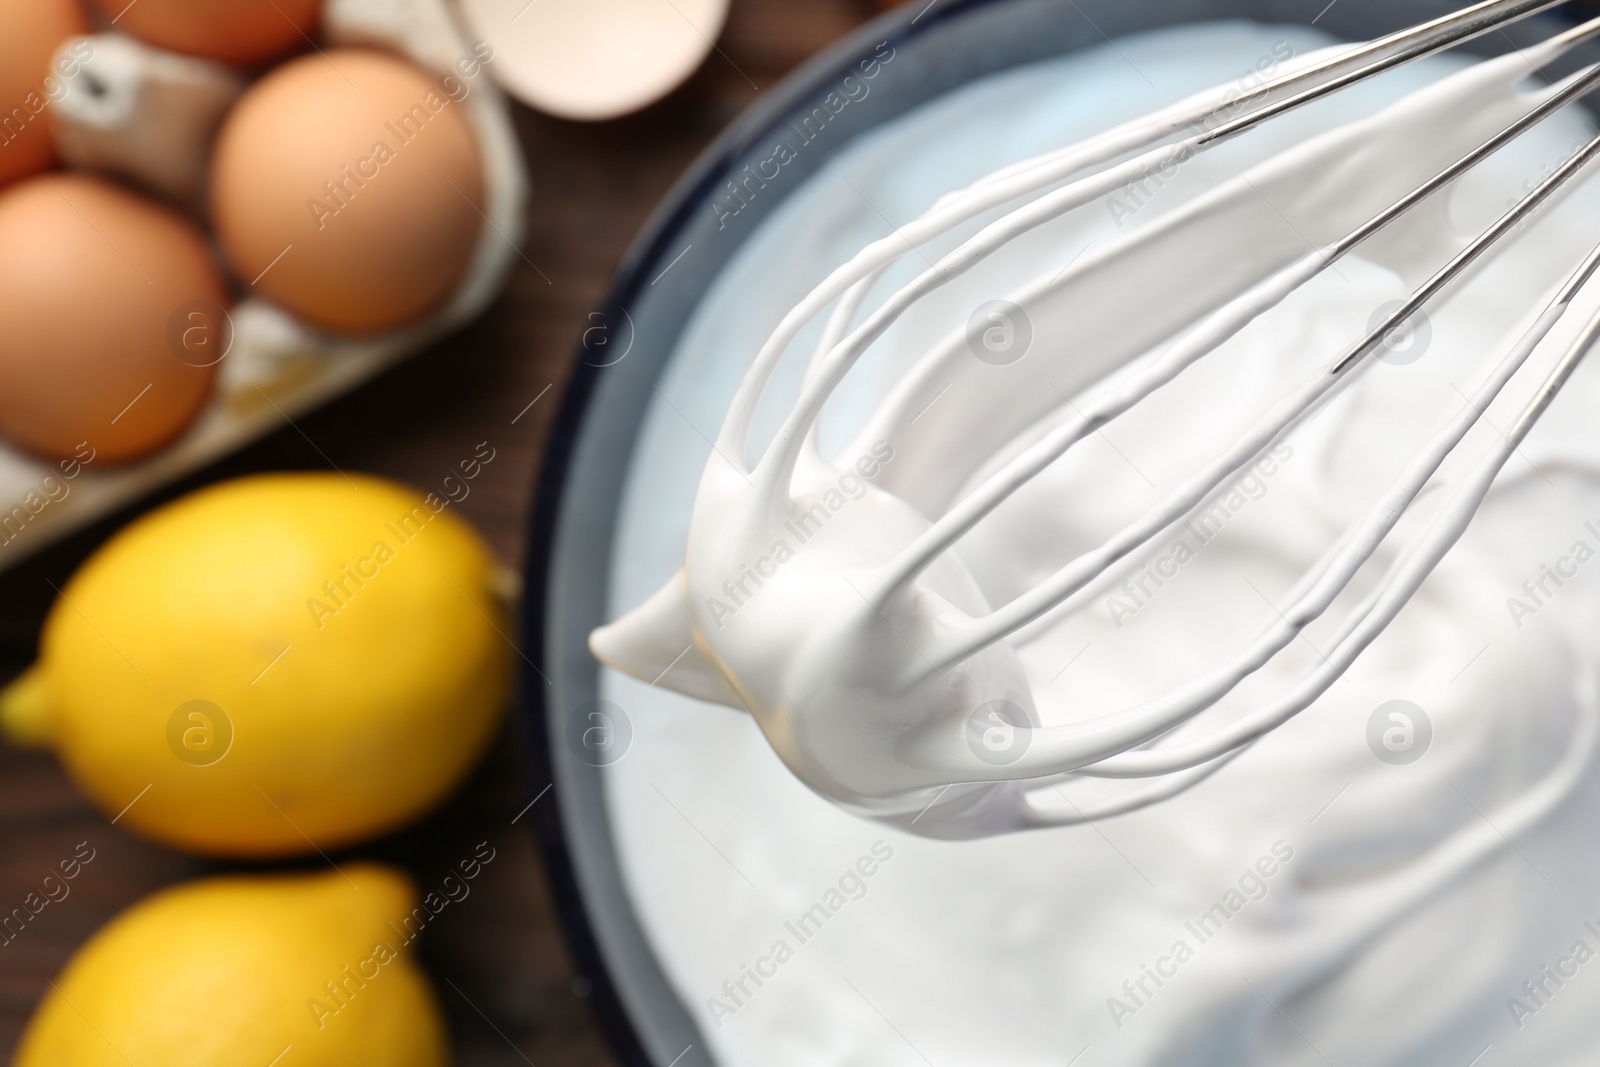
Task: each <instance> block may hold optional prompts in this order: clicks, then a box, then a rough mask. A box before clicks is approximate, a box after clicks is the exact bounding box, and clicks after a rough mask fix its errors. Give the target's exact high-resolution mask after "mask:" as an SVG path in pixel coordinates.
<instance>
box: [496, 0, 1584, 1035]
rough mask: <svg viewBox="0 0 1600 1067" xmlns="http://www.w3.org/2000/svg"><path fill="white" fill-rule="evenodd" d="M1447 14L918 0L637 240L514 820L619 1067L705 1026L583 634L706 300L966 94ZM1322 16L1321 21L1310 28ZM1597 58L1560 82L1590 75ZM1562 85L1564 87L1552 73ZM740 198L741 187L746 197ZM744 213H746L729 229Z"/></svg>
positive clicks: (816, 78)
mask: <svg viewBox="0 0 1600 1067" xmlns="http://www.w3.org/2000/svg"><path fill="white" fill-rule="evenodd" d="M1460 7H1461V4H1459V3H1455V2H1441V0H1335V2H1334V3H1332V4H1327V5H1326V6H1324V5H1323V4H1322V3H1311V4H1308V3H1304V2H1302V0H1292V2H1291V0H1160V2H1155V0H1151V2H1147V3H1142V4H1128V3H1124V2H1119V0H931V2H930V0H911V2H910V3H908V4H906V5H904V6H902V7H900V8H898V9H896V10H895V11H893V12H891V13H889V14H887V15H885V16H883V17H881V18H879V19H878V20H876V21H874V22H872V23H870V24H868V25H867V26H865V27H863V28H862V29H860V30H859V31H858V32H856V33H854V34H852V35H851V36H850V37H848V38H847V39H845V40H843V41H841V42H840V43H838V44H836V45H835V46H833V47H832V48H830V49H828V50H827V51H826V52H824V53H823V54H821V55H819V56H817V57H816V58H814V59H813V60H811V61H810V62H808V63H807V64H806V65H805V66H803V67H802V68H801V69H799V70H798V71H796V72H795V73H793V74H792V75H790V76H789V77H788V78H787V79H786V80H785V81H783V82H782V83H781V84H780V85H778V86H777V87H775V88H774V89H772V90H771V91H770V92H768V93H767V94H766V95H765V96H764V97H763V98H762V99H761V100H760V101H758V102H757V103H756V104H755V105H753V106H752V107H751V108H750V109H749V110H748V111H746V112H745V114H744V115H742V116H741V117H740V118H739V119H738V120H737V121H736V122H735V123H734V124H733V125H732V126H731V127H730V128H729V129H728V130H727V131H726V132H725V133H724V134H723V135H722V136H721V137H719V138H718V139H717V140H716V142H715V143H713V144H712V145H711V146H710V147H709V148H708V149H707V150H706V151H705V152H704V153H703V154H702V155H701V156H700V158H699V159H698V160H697V161H696V162H695V163H694V165H693V166H692V167H691V168H690V169H689V171H688V172H687V173H686V174H685V175H684V176H683V178H682V179H681V180H680V181H679V182H678V183H677V185H676V186H675V187H674V188H673V189H672V190H671V192H670V193H669V194H668V196H667V197H666V199H665V200H664V201H663V203H662V205H661V206H660V207H659V208H658V209H657V211H656V212H655V214H654V215H653V217H652V218H651V219H650V221H649V222H648V223H647V224H646V226H645V227H644V229H643V231H642V232H641V234H640V235H639V237H638V238H637V240H636V242H635V243H634V245H633V247H632V249H631V250H630V251H629V253H628V255H627V256H626V258H625V260H624V262H623V264H622V266H621V268H620V269H619V271H618V273H617V275H616V278H615V280H614V282H613V283H612V286H611V289H610V291H609V293H608V295H607V296H606V298H605V300H604V302H603V303H602V304H601V305H600V307H599V308H598V309H597V310H596V311H594V312H593V313H592V314H591V315H590V316H589V320H588V323H587V328H586V330H585V332H584V334H583V337H582V339H581V341H580V344H579V346H578V351H577V353H576V359H577V367H576V370H575V372H574V374H573V377H572V382H571V385H570V387H569V389H568V391H567V394H566V396H565V398H564V400H563V403H562V407H561V410H560V412H559V414H558V416H557V418H556V422H555V426H554V430H553V432H552V436H551V438H550V441H549V443H548V446H547V451H546V454H545V459H544V464H543V468H542V470H541V472H540V474H539V477H538V482H537V485H536V488H535V493H534V501H533V512H532V520H531V523H530V527H529V529H530V535H529V541H528V546H527V557H526V575H527V578H526V581H527V585H526V589H527V595H526V597H525V600H524V606H523V615H522V620H521V626H522V638H523V645H522V647H523V648H524V649H525V650H526V654H527V660H528V662H527V665H526V669H525V670H524V671H523V676H522V686H521V697H520V705H521V714H522V718H523V727H524V732H525V737H526V767H527V775H528V790H529V791H528V794H527V800H528V801H529V803H530V804H531V806H530V807H529V808H528V809H526V815H525V816H524V817H525V818H526V820H527V821H528V823H529V824H530V826H531V827H532V829H533V832H534V833H535V834H536V836H537V838H538V840H539V844H540V846H541V848H542V850H543V854H544V857H545V861H546V864H547V867H548V869H549V872H550V874H551V878H552V881H553V883H554V886H555V892H556V896H557V900H558V903H559V907H560V911H561V915H562V921H563V923H564V925H565V928H566V935H567V940H568V943H569V946H570V948H571V951H572V954H573V957H574V959H575V961H576V964H577V967H578V969H579V970H580V972H581V974H582V976H583V979H582V981H583V982H584V983H586V984H587V986H588V988H589V990H590V996H591V998H592V1003H593V1006H594V1008H595V1011H596V1012H597V1014H598V1016H599V1018H600V1020H601V1023H602V1025H603V1027H604V1028H605V1030H606V1032H607V1034H608V1036H609V1038H610V1039H611V1041H612V1043H613V1045H614V1046H615V1048H616V1051H617V1055H618V1057H619V1059H620V1060H621V1061H622V1062H623V1063H625V1064H627V1065H629V1067H635V1065H637V1067H646V1065H653V1067H704V1065H709V1064H713V1063H715V1062H716V1061H715V1060H713V1059H712V1058H711V1054H710V1052H709V1051H708V1049H707V1046H706V1043H705V1041H704V1040H703V1038H702V1036H701V1034H700V1031H699V1024H698V1023H697V1022H696V1020H695V1018H694V1016H693V1015H692V1014H691V1010H690V1008H689V1006H688V1005H686V1004H685V1003H684V1002H683V1001H682V1000H681V999H680V997H679V995H678V994H677V992H676V991H675V990H674V989H673V987H672V986H671V984H670V983H669V981H668V980H667V977H666V975H665V973H664V969H663V967H662V964H661V962H660V961H659V960H658V959H657V958H656V956H655V955H654V953H653V950H652V948H651V945H650V941H649V938H648V936H647V934H646V932H645V929H644V927H643V925H642V923H641V920H640V917H639V914H638V913H637V911H636V910H635V907H634V905H633V903H632V902H631V900H630V897H629V892H628V890H627V888H626V886H625V884H624V881H623V875H622V868H621V863H620V860H619V855H618V852H617V848H616V844H615V841H614V837H613V833H612V824H611V822H610V816H609V814H608V812H607V806H606V797H605V792H604V789H603V778H604V773H605V772H604V769H603V767H597V766H594V765H592V762H604V761H598V760H597V761H592V762H591V761H588V760H586V759H585V758H581V751H579V750H576V749H575V747H574V746H572V745H569V744H567V743H566V739H567V738H568V736H569V734H568V727H569V723H570V722H571V720H572V717H573V716H574V715H575V714H577V713H579V712H580V711H581V710H582V709H583V708H585V707H586V706H587V705H589V702H591V701H594V700H595V699H597V698H598V696H599V693H600V668H599V665H598V664H597V663H596V662H595V660H594V659H593V657H592V656H591V655H590V654H589V651H588V646H587V643H586V639H587V635H588V633H589V631H590V630H591V629H592V628H594V627H595V626H597V625H599V624H601V623H602V622H605V621H608V620H607V619H606V610H607V604H606V599H607V590H608V588H609V584H610V572H611V547H612V541H613V535H614V532H615V529H616V520H617V515H618V505H619V500H620V498H621V495H622V492H621V490H622V486H623V483H624V480H625V479H626V478H627V476H628V471H629V465H630V461H631V457H632V455H633V451H634V447H635V444H636V440H637V434H638V431H639V428H640V425H641V423H642V421H643V415H644V413H645V412H646V410H647V408H648V407H649V406H650V405H651V403H652V402H653V400H654V397H655V385H656V383H657V381H658V379H659V378H660V376H661V374H662V372H663V370H664V368H665V366H666V364H667V361H668V359H669V358H670V356H671V355H672V353H673V351H674V349H675V347H676V344H677V342H678V339H679V337H680V335H681V333H682V331H683V330H684V328H685V325H686V324H687V323H688V321H689V319H690V317H691V315H692V314H693V312H694V310H695V308H696V306H697V304H698V302H699V300H700V299H701V297H702V296H703V294H704V293H706V291H707V290H708V289H709V287H710V285H711V283H712V281H713V280H714V279H715V278H716V277H717V275H718V273H719V272H720V271H721V270H722V269H723V268H724V267H725V265H726V264H727V263H728V262H729V261H730V259H731V257H732V256H733V255H734V253H735V252H736V251H737V250H738V249H739V248H740V246H741V244H742V243H743V242H744V241H745V240H746V239H748V238H749V237H750V236H751V235H752V234H753V233H754V232H755V230H756V229H757V227H758V226H759V225H760V224H761V223H762V221H763V220H765V219H766V218H768V217H769V216H770V215H771V214H772V212H773V211H774V210H775V209H776V208H778V207H779V206H780V205H781V204H782V203H783V202H784V201H785V198H786V197H788V196H790V195H792V194H793V193H794V192H795V191H796V190H797V189H799V188H800V187H801V186H802V184H803V183H804V182H805V181H806V180H807V179H808V178H809V177H811V176H812V175H813V174H815V173H816V172H817V170H818V169H819V168H820V167H821V166H822V165H823V164H824V163H826V162H827V161H828V160H829V159H830V158H831V157H832V155H833V154H835V153H837V152H838V151H839V150H840V149H841V148H842V147H844V146H845V145H847V144H849V143H850V141H851V140H853V139H854V138H857V137H859V136H861V135H862V134H863V133H865V132H867V131H869V130H872V129H874V128H876V127H878V126H880V125H882V124H884V123H886V122H889V121H890V120H893V119H895V118H897V117H898V116H900V115H903V114H905V113H906V112H908V111H910V110H912V109H914V108H916V107H918V106H919V105H921V104H923V103H925V102H927V101H929V100H931V99H933V98H935V97H937V96H939V95H940V94H942V93H945V92H948V91H950V90H952V89H955V88H957V87H959V86H962V85H964V84H966V83H968V82H971V81H973V80H975V79H978V78H982V77H984V76H987V75H991V74H995V73H997V72H1000V71H1003V70H1007V69H1010V68H1012V67H1016V66H1019V65H1022V64H1027V63H1031V62H1035V61H1039V60H1044V59H1048V58H1051V57H1055V56H1061V55H1065V54H1068V53H1071V52H1075V51H1079V50H1082V49H1085V48H1089V47H1093V46H1097V45H1101V44H1104V43H1105V42H1106V41H1107V40H1115V39H1116V38H1118V37H1120V36H1124V35H1127V34H1130V33H1138V32H1143V31H1148V30H1153V29H1159V28H1162V27H1167V26H1176V25H1183V24H1188V23H1195V22H1202V21H1208V20H1215V19H1224V18H1227V19H1250V20H1254V21H1258V22H1277V23H1302V24H1305V23H1315V25H1316V26H1317V28H1319V29H1321V30H1323V31H1325V32H1328V33H1330V34H1332V35H1334V36H1336V37H1340V38H1344V39H1349V40H1358V39H1365V38H1371V37H1375V36H1379V35H1381V34H1384V33H1388V32H1392V31H1395V30H1398V29H1402V28H1404V27H1407V26H1410V25H1414V24H1416V23H1419V22H1423V21H1426V20H1428V19H1431V18H1435V17H1438V16H1440V15H1443V14H1447V13H1449V12H1452V11H1454V10H1458V9H1459V8H1460ZM1595 7H1596V5H1593V4H1585V5H1580V4H1569V5H1566V6H1565V7H1564V8H1562V9H1561V10H1560V11H1558V12H1557V13H1555V14H1552V15H1545V16H1541V20H1544V25H1543V27H1542V28H1541V27H1540V25H1539V22H1538V21H1534V20H1530V21H1529V22H1527V23H1522V24H1518V25H1516V26H1513V27H1511V28H1509V29H1508V30H1507V31H1506V32H1505V33H1504V34H1491V35H1488V36H1487V37H1485V38H1483V39H1480V40H1477V41H1473V42H1470V43H1469V44H1468V45H1466V46H1465V47H1466V48H1467V49H1468V50H1470V51H1472V52H1475V53H1478V54H1482V55H1495V54H1501V53H1503V52H1505V51H1507V50H1508V49H1509V48H1511V47H1512V46H1513V45H1522V44H1527V43H1531V42H1532V41H1534V40H1538V39H1542V38H1543V37H1544V36H1546V35H1547V33H1548V31H1549V28H1550V22H1549V20H1552V19H1554V20H1560V21H1561V22H1562V24H1568V23H1570V22H1573V21H1576V20H1577V19H1578V18H1580V17H1585V16H1588V15H1592V14H1593V13H1594V10H1595ZM1319 9H1321V10H1320V11H1319ZM884 47H887V48H892V49H893V50H894V77H893V78H884V79H881V80H880V81H878V82H877V83H876V84H875V85H874V88H873V92H872V93H871V95H870V96H869V97H867V98H866V99H864V100H862V101H861V102H860V103H859V104H858V105H856V106H852V107H849V108H845V109H844V110H843V111H841V112H840V113H838V114H837V115H836V116H835V118H834V119H833V120H832V121H831V122H830V124H829V125H828V127H827V137H828V139H827V141H826V143H820V142H819V144H818V145H817V146H816V149H815V150H811V151H807V152H804V153H800V154H799V155H798V157H797V158H795V159H794V160H793V161H792V162H789V163H786V164H785V165H784V166H783V167H782V169H781V171H780V173H779V175H778V176H777V177H776V178H775V179H772V180H770V181H767V182H765V183H764V184H762V185H760V186H759V187H757V188H755V190H754V192H755V195H752V196H749V197H747V198H746V197H741V198H738V199H733V198H732V197H731V195H730V192H729V185H728V183H729V181H730V180H731V179H732V178H733V177H734V176H736V175H741V174H742V173H743V170H744V168H745V167H746V166H751V165H754V164H755V163H757V162H758V161H760V160H762V159H764V158H766V156H767V154H768V153H769V151H770V147H771V143H772V139H773V137H774V136H775V135H778V134H779V133H780V131H784V130H787V129H789V128H790V126H789V124H790V122H791V121H794V120H798V119H800V118H802V117H803V116H805V115H808V114H810V113H811V111H812V109H813V108H815V107H817V106H819V105H820V103H821V101H822V100H823V98H824V97H826V96H827V95H828V93H829V92H830V91H831V89H832V87H833V86H836V85H837V84H839V82H840V80H841V79H842V78H844V77H845V76H846V75H847V74H850V73H851V72H852V70H853V69H854V68H856V67H857V65H858V64H859V63H862V62H864V61H867V60H869V59H870V58H871V57H872V56H873V55H874V54H881V53H879V50H880V49H882V48H884ZM1597 54H1600V48H1597V46H1595V45H1594V44H1593V43H1592V42H1591V43H1590V44H1589V45H1587V46H1585V48H1584V49H1581V50H1580V52H1579V54H1575V55H1572V56H1569V57H1568V58H1567V63H1568V64H1570V65H1571V66H1576V64H1577V63H1579V62H1592V61H1594V60H1595V58H1596V57H1597ZM1563 69H1570V68H1563ZM747 188H749V187H747ZM734 207H737V208H738V210H737V211H735V210H733V208H734Z"/></svg>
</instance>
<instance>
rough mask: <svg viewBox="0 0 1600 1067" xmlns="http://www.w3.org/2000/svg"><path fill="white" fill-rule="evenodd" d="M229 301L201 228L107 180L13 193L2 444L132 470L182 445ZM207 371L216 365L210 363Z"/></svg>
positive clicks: (6, 258)
mask: <svg viewBox="0 0 1600 1067" xmlns="http://www.w3.org/2000/svg"><path fill="white" fill-rule="evenodd" d="M227 302H228V295H227V290H226V288H225V287H224V285H223V281H222V278H221V275H220V272H219V271H218V270H217V267H216V264H215V263H214V262H213V261H212V258H211V255H210V252H209V251H208V249H207V248H206V243H205V240H204V238H203V237H202V236H201V235H200V232H199V231H198V230H197V229H196V228H195V227H194V225H193V224H191V223H190V222H188V221H187V220H185V219H184V218H182V217H181V216H179V215H177V214H175V213H174V212H172V211H171V210H169V209H167V208H165V207H162V206H160V205H158V204H155V203H153V202H151V201H148V200H145V199H143V198H142V197H139V196H137V195H135V194H134V193H131V192H128V191H127V190H125V189H122V188H121V187H119V186H116V185H113V184H111V183H110V182H107V181H105V180H103V179H100V178H95V177H91V176H89V175H85V174H64V173H55V174H45V175H40V176H39V177H35V178H29V179H27V180H26V181H22V182H19V183H17V184H16V185H13V186H11V187H10V188H9V189H6V190H5V191H4V192H3V193H0V323H3V324H4V326H3V328H0V434H3V435H4V436H5V437H6V438H7V439H9V441H10V442H11V443H12V444H15V445H18V446H20V447H22V448H24V449H26V450H28V451H30V452H34V453H36V454H38V455H40V456H44V457H47V458H50V459H61V458H64V457H67V456H70V455H72V454H73V453H74V451H76V450H78V448H79V446H80V444H87V446H88V448H90V449H93V454H94V456H95V460H94V461H95V463H96V464H97V465H99V464H101V463H121V462H126V461H128V460H131V459H136V458H138V457H140V456H144V455H147V454H149V453H150V452H151V451H153V450H155V449H157V448H159V447H160V446H162V445H164V444H166V443H167V442H169V441H171V440H172V439H173V438H174V437H175V436H177V435H178V434H179V433H180V432H181V431H182V430H183V429H184V428H185V427H186V426H187V425H188V424H189V422H190V421H191V420H192V419H193V418H194V416H195V415H196V413H197V412H198V411H199V410H200V407H201V405H202V404H204V402H205V400H206V398H207V396H208V395H209V393H210V390H211V382H212V378H213V377H214V376H215V373H216V368H215V362H216V360H217V359H218V358H220V357H221V355H222V354H224V352H223V348H222V346H223V344H224V343H225V339H224V334H225V332H226V326H225V323H226V316H225V315H224V314H223V313H222V306H223V305H225V304H226V303H227ZM198 364H208V365H206V366H200V365H198Z"/></svg>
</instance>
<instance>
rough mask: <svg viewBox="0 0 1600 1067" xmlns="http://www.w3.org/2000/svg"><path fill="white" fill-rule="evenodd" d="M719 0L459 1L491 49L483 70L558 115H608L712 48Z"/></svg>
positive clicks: (654, 95) (665, 86) (724, 11)
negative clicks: (489, 60) (491, 59)
mask: <svg viewBox="0 0 1600 1067" xmlns="http://www.w3.org/2000/svg"><path fill="white" fill-rule="evenodd" d="M728 3H729V0H533V2H530V0H461V9H462V13H463V14H464V15H465V16H466V19H467V21H468V23H470V24H471V26H472V29H473V31H474V32H475V33H477V34H478V35H479V36H480V37H482V38H483V39H484V40H485V41H487V42H488V43H489V44H490V45H492V46H493V47H494V50H495V62H494V63H493V64H492V65H491V66H490V67H489V72H490V76H491V77H493V78H494V79H495V81H496V82H498V83H499V84H500V85H501V86H502V87H503V88H504V89H505V90H506V91H507V92H509V93H511V94H512V95H513V96H515V97H517V98H518V99H519V100H521V101H522V102H523V103H525V104H528V105H530V106H532V107H536V108H538V109H539V110H541V111H544V112H548V113H549V114H551V115H557V116H559V117H561V118H567V119H582V120H598V119H610V118H616V117H618V116H620V115H626V114H628V113H629V112H632V111H638V110H639V109H640V108H642V107H645V106H647V105H649V104H653V103H655V102H656V101H657V100H659V99H661V98H662V97H663V96H666V95H667V94H668V93H669V92H671V91H672V90H673V89H675V88H677V87H678V86H679V85H680V84H682V83H683V81H685V80H686V79H687V78H688V77H689V75H691V74H693V73H694V71H695V68H697V67H699V66H700V64H701V63H702V62H704V60H705V58H706V56H707V55H708V54H709V53H710V52H711V49H712V48H713V47H714V46H715V44H716V40H717V35H718V34H720V33H721V32H722V26H723V23H724V22H726V21H727V17H728Z"/></svg>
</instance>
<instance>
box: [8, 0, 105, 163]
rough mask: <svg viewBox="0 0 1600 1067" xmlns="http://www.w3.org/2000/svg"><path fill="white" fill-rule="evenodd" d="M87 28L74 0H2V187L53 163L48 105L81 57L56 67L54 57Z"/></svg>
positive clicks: (54, 150)
mask: <svg viewBox="0 0 1600 1067" xmlns="http://www.w3.org/2000/svg"><path fill="white" fill-rule="evenodd" d="M88 32H89V26H88V23H86V22H85V21H84V18H83V13H82V12H81V11H79V10H78V5H77V3H76V0H0V185H6V184H8V183H10V182H14V181H16V180H17V179H18V178H24V177H27V176H28V175H29V174H38V173H39V172H40V171H42V170H48V169H50V167H51V166H52V165H53V164H54V163H55V158H56V149H55V144H54V142H52V141H51V139H50V106H51V104H52V102H53V101H55V100H59V99H60V97H61V94H62V93H63V92H65V91H66V83H65V82H64V81H63V80H62V78H63V76H67V77H70V76H71V75H73V74H76V73H77V67H76V63H77V60H72V59H68V60H67V61H66V63H65V66H66V67H67V69H63V70H60V71H57V70H54V69H52V67H51V58H52V57H53V56H54V55H55V52H56V49H57V48H59V47H61V44H62V42H64V41H66V40H67V38H69V37H75V36H77V35H78V34H83V33H88ZM82 58H83V57H82V56H80V57H78V59H82Z"/></svg>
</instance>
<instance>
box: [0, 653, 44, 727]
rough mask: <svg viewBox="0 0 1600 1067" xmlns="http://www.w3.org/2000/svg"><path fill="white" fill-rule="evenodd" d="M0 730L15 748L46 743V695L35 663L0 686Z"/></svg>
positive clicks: (42, 673) (41, 674)
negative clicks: (7, 683) (5, 684)
mask: <svg viewBox="0 0 1600 1067" xmlns="http://www.w3.org/2000/svg"><path fill="white" fill-rule="evenodd" d="M0 734H3V735H5V737H6V739H7V740H9V741H10V742H11V743H12V744H13V745H16V746H17V747H19V748H44V747H46V746H48V745H49V744H50V696H49V693H47V692H46V690H45V684H44V671H42V670H40V669H39V665H38V664H37V663H36V664H34V665H33V666H32V667H29V668H28V669H27V670H25V671H23V672H22V674H21V675H20V676H19V677H18V678H17V679H16V680H15V681H14V682H12V683H11V684H10V685H8V686H6V687H5V688H4V689H0Z"/></svg>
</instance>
